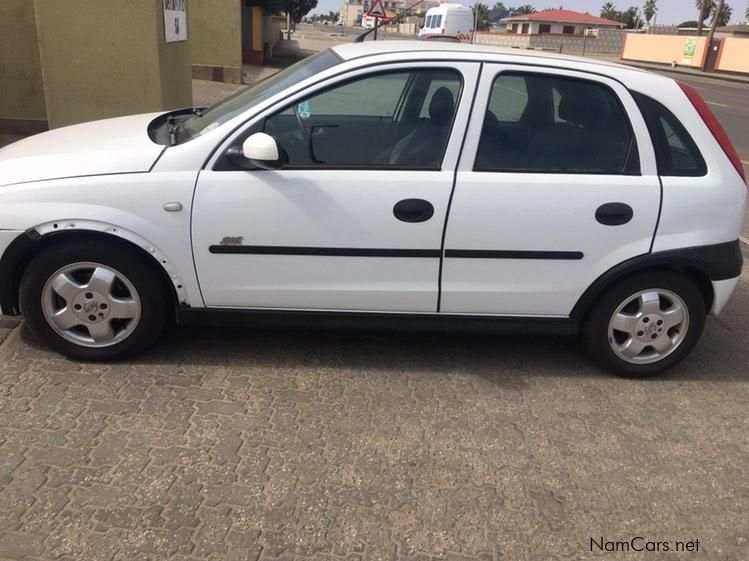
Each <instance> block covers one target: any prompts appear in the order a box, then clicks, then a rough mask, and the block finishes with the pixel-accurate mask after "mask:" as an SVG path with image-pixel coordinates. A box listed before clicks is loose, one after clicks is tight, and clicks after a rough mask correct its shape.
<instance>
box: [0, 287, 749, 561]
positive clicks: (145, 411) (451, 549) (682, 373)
mask: <svg viewBox="0 0 749 561" xmlns="http://www.w3.org/2000/svg"><path fill="white" fill-rule="evenodd" d="M739 290H740V292H739V294H737V295H736V296H735V298H736V302H739V303H740V302H746V301H747V300H748V299H747V296H749V285H748V283H747V279H746V278H745V279H744V280H743V281H742V283H741V286H740V289H739ZM747 333H749V307H747V306H746V305H741V306H736V307H733V308H732V309H730V310H728V312H727V313H726V314H725V315H724V316H722V317H721V319H720V320H719V321H711V322H709V324H708V327H707V330H706V333H705V336H704V339H703V342H702V343H701V345H700V347H699V348H698V349H697V351H696V352H695V353H694V354H693V355H692V357H691V359H690V360H689V361H688V363H687V364H685V365H684V366H683V367H681V368H678V369H676V371H674V372H673V373H672V374H671V375H670V376H667V377H664V378H660V379H656V380H650V381H648V380H645V381H643V380H623V379H619V378H614V377H611V376H608V375H605V374H602V373H600V372H598V371H597V370H596V369H595V368H594V367H592V366H591V364H590V363H589V362H588V360H587V359H586V358H584V356H583V355H582V354H581V353H580V352H579V349H578V348H577V347H576V346H575V345H574V343H573V342H571V341H568V340H557V339H542V338H538V337H534V338H527V339H526V338H494V337H476V336H467V335H461V336H457V335H452V336H451V335H442V336H438V335H428V334H422V335H414V334H410V335H403V334H376V333H375V334H371V333H339V332H320V333H315V332H273V331H268V332H256V331H229V330H223V331H222V330H217V331H216V330H214V331H211V330H188V329H180V330H177V329H174V330H172V331H171V332H169V333H168V334H167V335H166V336H165V337H164V339H163V340H162V341H160V343H159V345H158V346H157V347H156V348H155V349H154V350H152V351H151V352H150V353H149V354H147V355H146V356H144V357H142V358H141V359H138V360H136V361H133V362H125V363H117V364H90V363H89V364H84V363H76V362H71V361H67V360H65V359H62V358H61V357H59V356H58V355H55V354H53V353H50V352H49V351H47V350H46V349H44V348H43V347H41V346H39V345H38V344H37V343H36V342H35V341H34V340H33V339H32V338H30V336H29V334H27V333H26V331H25V329H23V328H22V329H19V330H16V331H14V332H13V334H12V335H11V336H10V337H9V338H8V339H6V340H5V342H4V343H2V345H0V505H2V508H0V559H3V560H5V559H10V560H13V561H21V560H24V561H27V560H28V561H34V560H44V561H48V560H50V561H51V560H53V559H56V560H69V561H73V560H75V561H84V560H85V561H98V560H107V561H110V560H126V559H128V560H131V559H137V560H153V561H163V560H166V559H175V560H181V561H187V560H201V561H212V560H216V561H219V560H220V561H233V560H253V561H257V560H260V561H279V560H282V559H283V560H292V559H296V560H309V561H336V560H343V559H346V560H350V561H370V560H371V561H389V560H393V561H394V560H403V561H406V560H414V561H438V560H443V559H444V560H454V561H474V560H476V561H479V560H481V561H489V560H496V561H500V560H511V561H584V560H591V559H615V560H619V559H622V560H629V559H633V560H641V559H651V558H652V559H658V561H672V560H676V559H686V558H687V557H685V556H684V554H683V553H682V554H677V553H661V554H657V555H655V556H653V555H651V554H633V553H630V554H622V555H616V554H607V555H602V554H601V553H600V552H598V553H597V552H591V550H590V538H591V537H595V538H596V539H598V538H600V537H604V538H606V539H612V540H620V539H629V538H631V537H634V536H638V535H639V536H645V537H647V538H652V539H660V540H692V539H699V540H700V543H701V549H700V553H698V554H690V555H689V556H688V558H689V559H699V560H706V561H707V560H709V561H741V560H743V559H746V553H747V544H749V541H747V540H749V527H747V524H746V513H747V512H749V485H748V484H747V478H746V466H747V465H748V464H749V441H748V440H747V434H749V424H748V423H747V419H748V417H747V411H749V390H747V388H748V387H749V385H748V384H747V382H749V377H748V376H749V375H748V374H747V369H746V364H747V359H746V345H747V337H748V336H747V335H746V334H747Z"/></svg>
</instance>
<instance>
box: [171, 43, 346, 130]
mask: <svg viewBox="0 0 749 561" xmlns="http://www.w3.org/2000/svg"><path fill="white" fill-rule="evenodd" d="M339 62H341V59H340V58H339V57H338V55H336V54H335V53H334V52H333V51H331V50H326V51H322V52H321V53H318V54H316V55H313V56H311V57H308V58H305V59H303V60H300V61H299V62H297V63H296V64H293V65H291V66H289V67H288V68H286V69H284V70H282V71H281V72H278V73H277V74H273V75H272V76H269V77H268V78H266V79H264V80H261V81H260V82H258V83H256V84H254V85H252V86H250V87H248V88H244V89H242V90H239V91H238V92H237V93H235V94H234V95H232V96H229V97H227V98H226V99H224V100H222V101H220V102H219V103H217V104H216V105H213V106H212V107H209V108H208V109H206V110H205V111H203V112H202V113H201V114H200V115H195V116H194V117H192V118H190V119H188V120H187V121H185V122H184V123H183V124H182V125H181V126H180V128H179V132H178V134H177V142H178V143H180V144H181V143H183V142H187V141H188V140H190V139H192V138H194V137H196V136H198V135H200V134H203V133H205V132H208V131H210V130H213V129H215V128H216V127H217V126H219V125H222V124H224V123H226V122H227V121H229V120H231V119H233V118H234V117H236V116H237V115H240V114H242V113H244V112H245V111H247V110H248V109H249V108H250V107H252V106H253V105H255V104H257V103H260V102H261V101H265V100H266V99H269V98H271V97H273V96H274V95H276V94H277V93H280V92H282V91H283V90H285V89H286V88H288V87H290V86H293V85H294V84H296V83H298V82H301V81H302V80H304V79H306V78H309V77H310V76H314V75H315V74H317V73H319V72H322V71H323V70H327V69H328V68H332V67H333V66H335V65H336V64H338V63H339Z"/></svg>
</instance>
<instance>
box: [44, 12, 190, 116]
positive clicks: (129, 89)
mask: <svg viewBox="0 0 749 561" xmlns="http://www.w3.org/2000/svg"><path fill="white" fill-rule="evenodd" d="M35 5H36V21H37V32H38V36H39V52H40V53H41V60H42V74H43V77H44V84H45V99H46V104H47V113H48V115H49V122H50V126H51V127H58V126H63V125H67V124H72V123H77V122H82V121H88V120H93V119H98V118H106V117H113V116H118V115H127V114H132V113H143V112H149V111H159V110H162V109H169V108H174V107H181V106H185V105H190V104H191V102H192V92H191V82H190V66H189V47H188V44H187V42H180V43H170V44H166V43H164V37H163V35H164V29H163V27H164V24H163V9H162V2H161V0H128V1H127V2H117V1H109V0H107V1H102V0H76V2H74V3H71V2H60V1H59V0H35ZM71 6H72V7H71ZM188 38H189V35H188Z"/></svg>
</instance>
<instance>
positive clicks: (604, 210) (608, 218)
mask: <svg viewBox="0 0 749 561" xmlns="http://www.w3.org/2000/svg"><path fill="white" fill-rule="evenodd" d="M634 214H635V213H634V211H633V210H632V207H631V206H629V205H628V204H625V203H606V204H603V205H601V206H599V207H598V210H596V220H598V222H600V223H601V224H603V225H605V226H621V225H622V224H626V223H627V222H629V221H630V220H632V217H633V216H634Z"/></svg>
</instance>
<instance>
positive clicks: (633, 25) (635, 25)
mask: <svg viewBox="0 0 749 561" xmlns="http://www.w3.org/2000/svg"><path fill="white" fill-rule="evenodd" d="M618 21H620V22H622V23H623V24H624V25H625V26H626V27H627V29H640V27H642V18H641V17H640V9H639V8H637V6H630V7H629V8H628V9H627V10H626V11H624V12H621V13H620V14H619V19H618Z"/></svg>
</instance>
